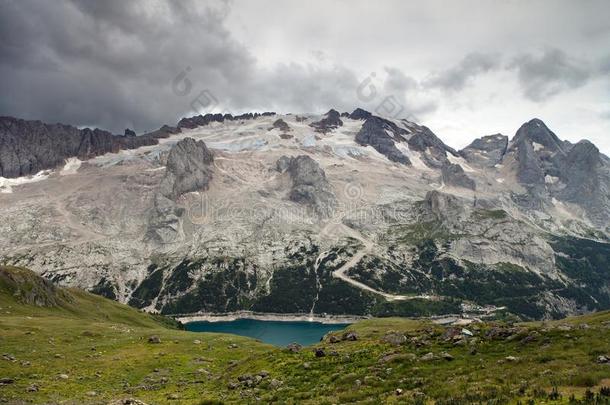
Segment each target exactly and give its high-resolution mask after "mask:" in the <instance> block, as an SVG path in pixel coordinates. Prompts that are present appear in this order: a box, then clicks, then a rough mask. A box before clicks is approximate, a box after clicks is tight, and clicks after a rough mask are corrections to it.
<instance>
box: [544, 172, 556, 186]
mask: <svg viewBox="0 0 610 405" xmlns="http://www.w3.org/2000/svg"><path fill="white" fill-rule="evenodd" d="M558 181H559V177H555V176H549V175H548V174H547V175H546V176H544V182H545V183H546V184H555V183H557V182H558Z"/></svg>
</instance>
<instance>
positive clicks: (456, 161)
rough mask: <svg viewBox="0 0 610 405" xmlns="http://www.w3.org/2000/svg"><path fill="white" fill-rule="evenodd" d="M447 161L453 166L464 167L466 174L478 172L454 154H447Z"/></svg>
mask: <svg viewBox="0 0 610 405" xmlns="http://www.w3.org/2000/svg"><path fill="white" fill-rule="evenodd" d="M447 159H449V161H450V162H451V163H453V164H456V165H460V166H462V169H464V171H465V172H470V173H476V170H475V169H473V168H472V167H470V166H469V165H468V163H467V162H466V159H464V158H463V157H458V156H453V154H451V153H447Z"/></svg>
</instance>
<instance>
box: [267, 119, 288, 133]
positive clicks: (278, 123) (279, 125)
mask: <svg viewBox="0 0 610 405" xmlns="http://www.w3.org/2000/svg"><path fill="white" fill-rule="evenodd" d="M274 128H275V129H279V130H280V131H282V132H284V133H286V132H289V131H290V126H289V125H288V124H287V123H286V121H284V120H283V119H281V118H280V119H278V120H275V121H274V122H273V126H272V127H271V128H269V130H272V129H274Z"/></svg>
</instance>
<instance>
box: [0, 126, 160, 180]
mask: <svg viewBox="0 0 610 405" xmlns="http://www.w3.org/2000/svg"><path fill="white" fill-rule="evenodd" d="M157 143H158V141H157V139H155V138H154V137H152V136H139V137H136V136H126V137H122V136H114V135H112V134H111V133H110V132H107V131H104V130H101V129H97V128H96V129H89V128H85V129H78V128H76V127H73V126H71V125H63V124H45V123H43V122H41V121H27V120H22V119H17V118H12V117H0V177H8V178H11V177H20V176H27V175H30V174H35V173H38V172H39V171H41V170H45V169H52V168H55V167H57V166H59V165H61V164H63V163H64V161H65V160H66V159H68V158H71V157H77V158H79V159H82V160H85V159H89V158H92V157H95V156H99V155H103V154H105V153H109V152H118V151H119V150H121V149H134V148H139V147H140V146H145V145H155V144H157Z"/></svg>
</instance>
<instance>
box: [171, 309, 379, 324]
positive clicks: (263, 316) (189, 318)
mask: <svg viewBox="0 0 610 405" xmlns="http://www.w3.org/2000/svg"><path fill="white" fill-rule="evenodd" d="M172 317H173V318H174V319H176V320H177V321H179V322H182V323H191V322H227V321H235V320H237V319H253V320H257V321H280V322H320V323H325V324H336V323H354V322H357V321H360V320H362V319H367V317H364V316H356V315H313V316H311V315H309V314H276V313H261V312H252V311H236V312H226V313H201V314H180V315H172Z"/></svg>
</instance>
